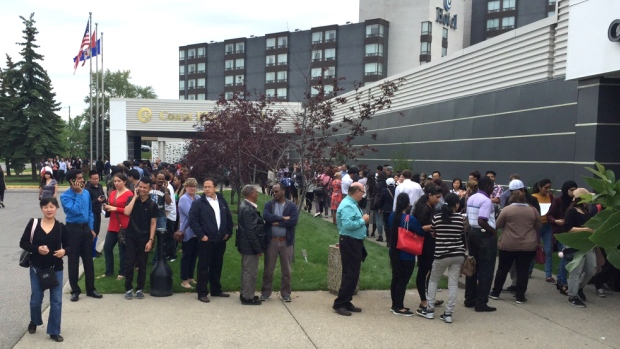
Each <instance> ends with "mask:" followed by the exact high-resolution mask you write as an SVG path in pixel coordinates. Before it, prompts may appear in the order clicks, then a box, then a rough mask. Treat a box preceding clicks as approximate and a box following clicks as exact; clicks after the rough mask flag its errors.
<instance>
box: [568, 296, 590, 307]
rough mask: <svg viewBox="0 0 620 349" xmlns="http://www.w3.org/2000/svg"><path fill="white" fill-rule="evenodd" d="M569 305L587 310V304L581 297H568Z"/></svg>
mask: <svg viewBox="0 0 620 349" xmlns="http://www.w3.org/2000/svg"><path fill="white" fill-rule="evenodd" d="M568 303H570V304H571V305H574V306H576V307H577V308H585V307H586V304H585V303H584V302H582V301H581V300H580V299H579V297H568Z"/></svg>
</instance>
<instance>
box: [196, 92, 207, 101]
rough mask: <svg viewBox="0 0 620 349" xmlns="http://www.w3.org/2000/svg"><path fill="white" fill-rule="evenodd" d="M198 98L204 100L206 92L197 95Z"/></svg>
mask: <svg viewBox="0 0 620 349" xmlns="http://www.w3.org/2000/svg"><path fill="white" fill-rule="evenodd" d="M196 99H197V100H199V101H204V100H205V94H204V93H199V94H197V95H196Z"/></svg>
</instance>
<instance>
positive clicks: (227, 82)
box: [224, 75, 235, 86]
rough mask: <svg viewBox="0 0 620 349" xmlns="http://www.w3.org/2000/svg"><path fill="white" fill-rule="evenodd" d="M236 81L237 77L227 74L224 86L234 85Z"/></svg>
mask: <svg viewBox="0 0 620 349" xmlns="http://www.w3.org/2000/svg"><path fill="white" fill-rule="evenodd" d="M234 83H235V77H234V76H233V75H226V76H225V77H224V86H232V85H233V84H234Z"/></svg>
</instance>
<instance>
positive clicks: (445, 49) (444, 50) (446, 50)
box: [441, 47, 448, 57]
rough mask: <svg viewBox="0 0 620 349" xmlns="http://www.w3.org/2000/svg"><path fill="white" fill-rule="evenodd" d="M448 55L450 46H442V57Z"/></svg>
mask: <svg viewBox="0 0 620 349" xmlns="http://www.w3.org/2000/svg"><path fill="white" fill-rule="evenodd" d="M447 55H448V48H447V47H442V48H441V57H444V56H447Z"/></svg>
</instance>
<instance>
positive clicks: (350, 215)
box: [332, 182, 370, 316]
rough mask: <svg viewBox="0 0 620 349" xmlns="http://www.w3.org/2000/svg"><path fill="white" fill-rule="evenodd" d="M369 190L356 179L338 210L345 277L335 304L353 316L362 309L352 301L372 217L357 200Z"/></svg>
mask: <svg viewBox="0 0 620 349" xmlns="http://www.w3.org/2000/svg"><path fill="white" fill-rule="evenodd" d="M365 193H366V192H365V191H364V186H363V185H362V184H361V183H359V182H355V183H353V184H351V186H350V187H349V190H348V192H347V196H346V197H345V198H344V199H342V202H340V205H338V211H336V222H337V223H338V233H339V234H340V244H339V245H340V258H341V261H342V280H341V281H340V290H338V298H336V300H334V305H333V306H332V308H333V309H334V310H335V311H336V312H337V313H338V314H340V315H344V316H351V312H355V313H359V312H361V311H362V309H360V308H358V307H356V306H354V305H353V303H351V300H352V299H353V294H354V293H355V288H356V287H357V282H358V280H359V277H360V269H361V267H362V261H363V259H364V258H365V256H364V255H365V252H366V250H365V249H364V238H366V224H368V221H369V219H370V217H369V216H368V215H367V214H364V215H362V210H361V209H360V207H359V205H358V202H360V201H361V200H362V198H363V196H364V194H365Z"/></svg>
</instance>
